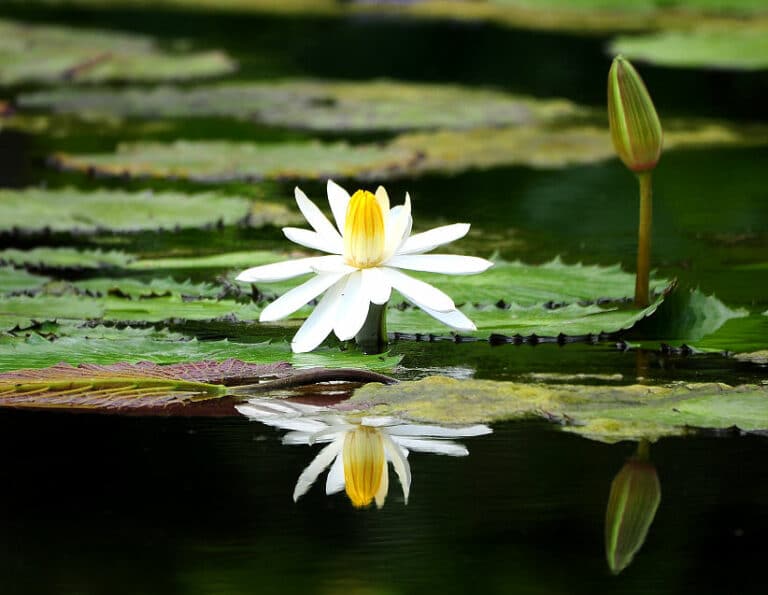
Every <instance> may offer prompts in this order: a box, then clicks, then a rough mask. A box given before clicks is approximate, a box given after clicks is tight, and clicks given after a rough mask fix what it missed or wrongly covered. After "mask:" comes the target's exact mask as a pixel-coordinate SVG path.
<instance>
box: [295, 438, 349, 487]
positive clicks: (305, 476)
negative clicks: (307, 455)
mask: <svg viewBox="0 0 768 595" xmlns="http://www.w3.org/2000/svg"><path fill="white" fill-rule="evenodd" d="M340 451H341V443H340V442H338V441H337V442H331V443H330V444H329V445H328V446H326V447H325V448H323V450H321V451H320V452H319V453H318V454H317V456H316V457H315V459H314V460H313V461H312V462H311V463H310V464H309V465H307V467H306V468H305V469H304V471H302V472H301V475H299V479H298V480H297V481H296V487H295V488H294V490H293V501H294V502H296V501H297V500H298V499H299V498H301V497H302V496H303V495H304V494H306V493H307V490H309V488H311V487H312V484H313V483H315V480H316V479H317V476H318V475H320V474H321V473H322V472H323V469H325V468H326V467H327V466H328V465H330V464H331V461H333V459H334V457H336V456H337V455H338V454H339V452H340Z"/></svg>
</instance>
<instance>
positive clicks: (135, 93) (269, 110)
mask: <svg viewBox="0 0 768 595" xmlns="http://www.w3.org/2000/svg"><path fill="white" fill-rule="evenodd" d="M18 103H19V105H20V106H21V107H22V108H42V109H46V110H53V111H55V112H58V113H70V114H78V115H81V116H88V117H108V118H114V117H133V118H135V117H140V118H180V117H190V116H192V117H194V116H216V117H224V118H240V119H249V120H254V121H256V122H261V123H265V124H272V125H279V126H288V127H292V128H304V129H312V130H353V131H368V130H408V129H413V128H451V129H453V128H473V127H477V126H506V125H516V124H530V123H532V122H539V121H548V120H552V119H555V118H559V117H562V116H571V115H574V114H578V113H579V112H580V111H581V110H580V108H578V107H577V106H575V105H574V104H572V103H570V102H568V101H565V100H546V99H538V100H537V99H533V98H531V97H518V96H514V95H509V94H506V93H502V92H498V91H491V90H481V89H470V88H466V87H459V86H449V85H424V84H415V83H404V82H390V81H373V82H362V81H358V82H354V83H348V82H336V81H312V80H294V81H290V80H289V81H277V82H269V83H226V84H217V85H206V86H198V87H192V88H189V87H178V86H162V87H156V88H154V89H149V90H147V89H141V90H139V89H130V88H129V89H59V90H53V91H44V92H39V93H31V94H25V95H22V96H21V97H20V98H19V100H18Z"/></svg>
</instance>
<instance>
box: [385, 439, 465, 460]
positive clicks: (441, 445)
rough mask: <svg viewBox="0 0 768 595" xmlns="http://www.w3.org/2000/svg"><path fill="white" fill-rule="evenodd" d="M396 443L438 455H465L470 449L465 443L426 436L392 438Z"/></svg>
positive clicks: (417, 450)
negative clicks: (427, 437)
mask: <svg viewBox="0 0 768 595" xmlns="http://www.w3.org/2000/svg"><path fill="white" fill-rule="evenodd" d="M392 440H394V441H395V443H396V444H399V445H400V446H404V447H406V448H409V449H411V450H415V451H416V452H431V453H433V454H437V455H449V456H452V457H465V456H467V455H468V454H469V451H468V450H467V448H466V447H465V446H464V445H463V444H457V443H456V442H451V441H450V440H429V439H426V438H401V437H399V436H398V437H397V438H392Z"/></svg>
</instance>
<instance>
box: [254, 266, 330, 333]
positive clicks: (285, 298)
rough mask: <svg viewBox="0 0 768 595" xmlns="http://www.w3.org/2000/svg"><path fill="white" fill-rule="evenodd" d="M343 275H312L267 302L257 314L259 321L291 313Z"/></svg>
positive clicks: (267, 320)
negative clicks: (272, 300)
mask: <svg viewBox="0 0 768 595" xmlns="http://www.w3.org/2000/svg"><path fill="white" fill-rule="evenodd" d="M341 277H343V274H341V273H336V274H323V275H317V276H315V277H312V278H311V279H310V280H309V281H306V282H305V283H302V284H301V285H299V286H298V287H294V288H293V289H291V290H290V291H287V292H286V293H284V294H283V295H281V296H280V297H279V298H277V299H276V300H275V301H274V302H272V303H271V304H269V305H268V306H267V307H266V308H264V310H262V312H261V316H259V321H260V322H273V321H275V320H280V319H281V318H285V317H286V316H289V315H291V314H293V313H294V312H295V311H296V310H298V309H299V308H301V307H302V306H303V305H304V304H306V303H307V302H309V301H310V300H313V299H315V298H316V297H317V296H319V295H320V294H321V293H323V292H324V291H325V290H326V289H328V288H329V287H330V286H331V285H333V284H334V283H336V282H337V281H338V280H339V279H341Z"/></svg>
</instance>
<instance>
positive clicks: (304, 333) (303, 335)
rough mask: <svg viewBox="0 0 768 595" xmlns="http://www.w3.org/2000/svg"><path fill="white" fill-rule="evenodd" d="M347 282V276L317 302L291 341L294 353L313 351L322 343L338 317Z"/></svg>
mask: <svg viewBox="0 0 768 595" xmlns="http://www.w3.org/2000/svg"><path fill="white" fill-rule="evenodd" d="M345 283H346V279H345V278H343V277H342V278H341V280H339V281H337V282H336V285H334V286H332V287H331V288H330V289H329V290H328V291H326V292H325V295H324V296H323V299H321V300H320V303H319V304H317V306H316V307H315V309H314V310H313V311H312V314H310V315H309V318H307V320H306V321H305V322H304V324H303V325H301V328H300V329H299V332H297V333H296V334H295V335H294V337H293V340H292V341H291V349H293V352H294V353H305V352H307V351H312V350H313V349H314V348H315V347H317V346H318V345H320V343H322V342H323V341H324V340H325V338H326V337H327V336H328V335H329V334H330V332H331V331H332V330H333V322H334V320H335V317H336V309H337V307H338V305H339V296H340V295H341V290H342V288H343V287H344V284H345Z"/></svg>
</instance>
